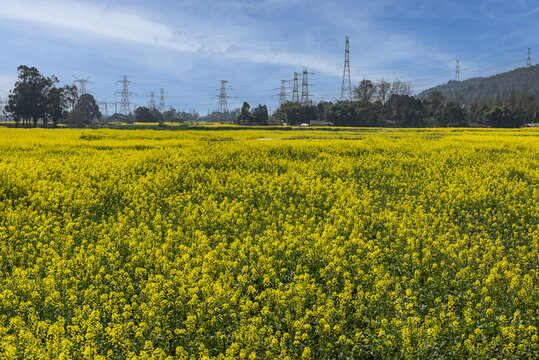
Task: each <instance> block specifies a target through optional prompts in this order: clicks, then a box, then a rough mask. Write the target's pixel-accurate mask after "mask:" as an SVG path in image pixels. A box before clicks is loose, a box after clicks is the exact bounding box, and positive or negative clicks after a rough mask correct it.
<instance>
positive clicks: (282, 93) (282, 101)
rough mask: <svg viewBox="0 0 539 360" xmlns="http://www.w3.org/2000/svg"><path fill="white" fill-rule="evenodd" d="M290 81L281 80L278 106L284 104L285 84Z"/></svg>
mask: <svg viewBox="0 0 539 360" xmlns="http://www.w3.org/2000/svg"><path fill="white" fill-rule="evenodd" d="M290 81H292V80H281V92H280V93H279V105H282V104H284V103H285V102H286V83H287V82H290Z"/></svg>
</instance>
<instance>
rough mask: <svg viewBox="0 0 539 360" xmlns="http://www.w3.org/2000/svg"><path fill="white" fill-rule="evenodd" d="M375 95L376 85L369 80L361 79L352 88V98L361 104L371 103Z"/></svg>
mask: <svg viewBox="0 0 539 360" xmlns="http://www.w3.org/2000/svg"><path fill="white" fill-rule="evenodd" d="M374 94H376V84H374V83H373V82H372V81H371V80H367V79H363V80H361V82H360V83H359V85H358V86H354V97H355V98H356V99H358V100H359V101H361V102H371V101H372V99H373V97H374Z"/></svg>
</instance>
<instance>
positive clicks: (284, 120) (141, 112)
mask: <svg viewBox="0 0 539 360" xmlns="http://www.w3.org/2000/svg"><path fill="white" fill-rule="evenodd" d="M17 71H18V79H17V81H16V83H15V86H14V88H13V90H12V91H11V92H10V94H9V98H8V103H7V105H6V106H5V108H4V111H5V112H6V113H7V114H9V115H10V116H11V117H12V118H13V120H14V121H15V123H16V125H17V126H19V125H22V126H23V127H31V126H33V127H36V126H37V124H38V123H39V122H41V123H42V124H43V126H48V125H49V124H52V126H57V125H58V124H59V123H65V124H69V125H74V126H84V125H90V124H93V123H94V122H95V121H96V120H98V119H100V118H102V114H101V112H100V111H99V107H98V106H97V104H96V101H95V98H94V97H93V96H92V95H91V94H83V95H81V96H78V92H77V88H76V86H74V85H65V86H62V87H60V86H58V83H59V80H58V78H57V77H56V76H54V75H52V76H50V77H45V76H43V75H42V74H41V73H40V72H39V71H38V70H37V69H36V68H35V67H28V66H25V65H21V66H19V67H18V68H17ZM411 92H412V87H411V84H410V83H408V82H404V81H401V80H399V79H397V80H395V81H393V82H390V81H386V80H380V81H377V82H373V81H371V80H368V79H363V80H362V81H361V82H360V83H359V84H358V85H357V86H354V87H353V92H352V93H353V99H352V100H345V101H336V102H326V101H322V102H319V103H318V104H313V103H311V102H309V103H307V104H305V103H298V102H290V101H289V102H286V103H284V104H281V106H280V107H279V108H278V109H277V111H275V112H274V113H273V114H269V112H268V108H267V106H266V105H262V104H260V105H258V106H257V107H254V108H251V106H250V105H249V104H248V103H247V102H245V103H244V104H243V106H242V108H241V109H237V110H233V111H231V112H227V113H220V112H213V113H209V114H208V115H206V116H203V117H200V116H199V114H197V113H194V114H192V113H186V112H183V111H182V112H178V111H176V110H175V109H173V108H171V109H169V110H167V111H164V112H160V111H159V110H158V109H157V108H155V107H145V106H142V107H138V108H137V109H135V112H134V114H129V115H127V116H122V119H124V120H125V121H131V122H132V121H136V122H145V123H158V124H159V125H161V126H162V125H164V123H165V122H196V121H207V122H236V123H237V124H240V125H269V124H270V123H272V124H273V125H277V124H286V125H293V126H294V125H295V126H297V125H302V124H313V125H316V124H319V125H334V126H375V127H460V126H490V127H520V126H522V125H525V124H527V123H537V122H539V107H538V104H537V102H536V101H535V97H534V96H533V95H532V94H530V93H529V92H528V91H526V90H524V91H519V92H517V91H514V90H513V91H511V92H510V93H509V95H508V96H506V97H505V98H501V97H498V98H496V99H494V100H493V99H478V100H476V101H474V102H472V103H469V104H466V105H461V104H459V103H457V102H456V101H454V100H452V99H447V98H446V96H445V95H444V94H443V93H442V92H440V91H437V90H434V91H431V92H430V93H428V94H423V95H422V98H416V97H413V96H412V95H411ZM113 116H114V115H113Z"/></svg>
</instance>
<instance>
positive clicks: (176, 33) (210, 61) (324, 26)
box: [0, 0, 539, 114]
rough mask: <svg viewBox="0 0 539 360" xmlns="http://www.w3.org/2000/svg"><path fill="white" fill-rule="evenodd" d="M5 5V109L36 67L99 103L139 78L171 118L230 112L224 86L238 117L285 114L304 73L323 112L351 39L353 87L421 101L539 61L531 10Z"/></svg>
mask: <svg viewBox="0 0 539 360" xmlns="http://www.w3.org/2000/svg"><path fill="white" fill-rule="evenodd" d="M0 4H1V5H2V6H1V9H2V10H1V11H0V31H2V33H3V34H4V36H3V39H2V44H3V52H2V56H1V57H0V98H5V97H6V96H7V94H8V93H9V90H10V89H11V88H12V87H13V84H14V82H15V81H16V78H17V70H16V69H17V67H18V66H19V65H21V64H24V65H28V66H35V67H37V68H38V69H39V70H40V72H41V73H42V74H43V75H45V76H50V75H52V74H54V75H56V76H57V77H58V78H59V79H60V84H71V83H73V80H74V77H73V76H76V77H78V78H87V77H89V80H90V81H91V83H88V85H87V88H88V91H90V92H91V93H92V94H93V95H94V96H95V97H96V98H97V100H98V101H108V102H111V103H112V102H115V101H119V100H120V96H119V95H118V94H117V92H118V91H120V90H121V84H119V83H117V81H118V80H120V79H121V77H120V76H119V75H123V74H128V75H130V78H129V80H131V81H132V82H133V83H132V84H131V86H130V88H129V90H130V91H132V92H133V94H132V95H131V98H130V100H131V101H132V102H133V103H134V104H136V105H137V106H143V105H148V103H149V101H150V93H151V92H155V95H156V102H157V103H158V102H159V91H160V89H161V88H163V89H164V93H165V107H166V108H169V107H171V106H172V107H174V108H176V109H178V110H180V109H181V110H185V111H193V110H196V111H197V112H199V113H201V114H206V113H207V112H208V111H213V110H216V109H217V107H218V99H217V96H218V94H219V88H220V80H228V81H229V82H230V84H229V87H228V88H227V93H228V95H229V96H230V98H229V99H228V102H229V108H230V109H233V108H238V107H240V106H241V104H242V103H243V101H247V102H248V103H249V104H251V105H252V106H253V105H254V106H256V105H258V104H267V105H268V107H269V108H270V109H272V110H275V109H276V108H277V106H278V102H279V88H280V85H281V82H280V80H281V79H282V80H288V79H292V77H293V73H294V72H301V71H302V68H303V66H306V67H307V68H308V69H309V71H310V72H312V73H313V74H311V75H310V76H309V83H310V84H311V87H310V88H309V93H310V94H311V96H312V99H313V100H314V101H320V100H326V101H334V100H336V99H338V98H339V97H340V93H341V83H342V76H343V65H344V41H345V40H344V38H345V35H348V36H350V67H351V78H352V85H357V84H358V83H359V81H360V80H361V79H363V78H366V79H371V80H375V81H376V80H378V79H382V78H384V79H387V80H393V79H395V78H400V79H401V80H404V81H409V82H411V84H412V88H413V91H414V93H417V92H420V91H421V90H424V89H426V88H429V87H432V86H435V85H438V84H441V83H446V82H447V81H448V80H451V79H453V78H454V77H455V61H456V59H460V78H461V80H464V79H467V78H471V77H477V76H488V75H492V74H495V73H499V72H503V71H507V70H511V69H514V68H516V67H522V66H525V65H526V58H527V49H528V48H529V47H530V48H531V52H532V64H535V63H536V62H537V61H536V56H535V53H537V52H539V40H538V39H537V36H536V34H537V33H538V30H539V22H538V21H537V20H536V19H537V16H538V15H539V3H537V1H528V0H514V1H501V0H484V1H479V0H469V1H446V2H438V1H419V0H411V1H398V0H379V1H375V2H372V1H363V0H359V1H351V0H349V1H345V0H334V1H331V2H329V1H313V0H311V1H307V0H259V1H252V0H251V1H249V0H198V1H197V0H179V1H171V0H154V1H151V2H148V1H137V0H130V1H127V0H110V1H103V0H94V1H82V0H72V1H55V0H50V1H46V2H45V1H38V0H18V1H12V0H0ZM300 82H301V81H300ZM287 86H288V89H287V90H288V92H289V93H291V83H288V84H287ZM300 91H301V90H300ZM102 110H103V109H102ZM108 112H109V113H112V112H113V109H112V106H110V105H109V109H108Z"/></svg>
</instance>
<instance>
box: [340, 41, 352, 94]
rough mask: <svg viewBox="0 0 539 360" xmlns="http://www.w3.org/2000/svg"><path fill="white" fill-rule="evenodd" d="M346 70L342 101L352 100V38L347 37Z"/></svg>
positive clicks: (345, 48)
mask: <svg viewBox="0 0 539 360" xmlns="http://www.w3.org/2000/svg"><path fill="white" fill-rule="evenodd" d="M345 39H346V41H345V45H344V70H343V72H342V86H341V100H345V99H346V100H352V81H351V80H350V38H349V37H348V36H345Z"/></svg>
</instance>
